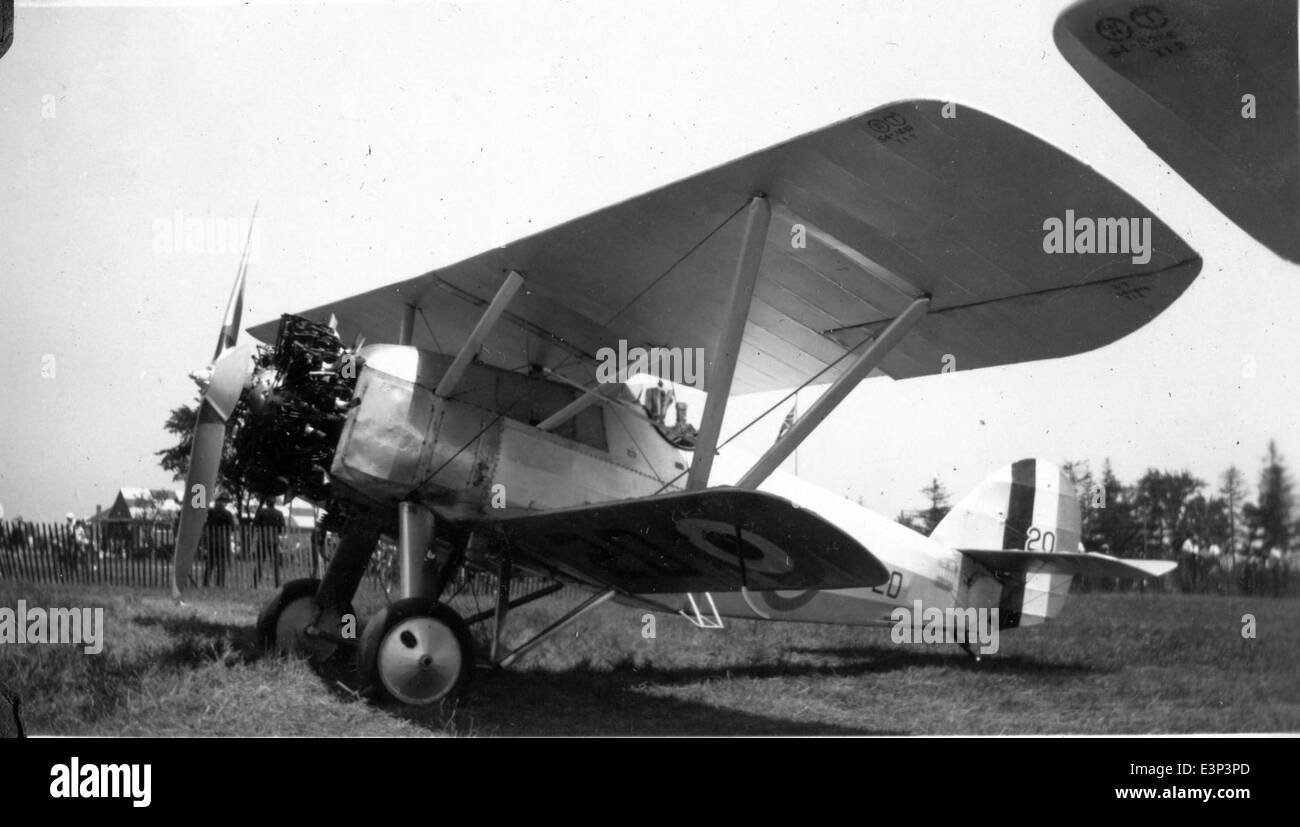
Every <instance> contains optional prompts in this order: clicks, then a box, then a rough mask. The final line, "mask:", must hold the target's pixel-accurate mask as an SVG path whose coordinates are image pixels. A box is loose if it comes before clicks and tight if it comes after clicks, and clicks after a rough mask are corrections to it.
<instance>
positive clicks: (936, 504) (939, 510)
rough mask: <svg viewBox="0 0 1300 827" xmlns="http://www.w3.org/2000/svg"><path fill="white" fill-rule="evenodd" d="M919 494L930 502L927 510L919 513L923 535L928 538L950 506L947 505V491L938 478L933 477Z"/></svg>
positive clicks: (950, 508) (949, 509)
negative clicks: (923, 527) (923, 530)
mask: <svg viewBox="0 0 1300 827" xmlns="http://www.w3.org/2000/svg"><path fill="white" fill-rule="evenodd" d="M921 493H922V494H923V495H925V498H926V499H927V500H929V501H930V506H929V508H927V509H925V510H924V511H922V512H921V514H920V517H921V521H922V523H923V525H924V526H925V532H924V533H925V534H926V535H927V536H929V535H930V534H932V533H934V529H935V528H936V527H937V526H938V525H939V523H940V522H941V521H942V520H943V518H944V517H946V516H948V512H949V511H951V510H952V506H950V505H949V504H948V489H946V488H944V487H943V483H941V482H939V478H938V477H935V478H934V479H932V480H930V484H929V485H927V486H926V487H925V488H922V489H921Z"/></svg>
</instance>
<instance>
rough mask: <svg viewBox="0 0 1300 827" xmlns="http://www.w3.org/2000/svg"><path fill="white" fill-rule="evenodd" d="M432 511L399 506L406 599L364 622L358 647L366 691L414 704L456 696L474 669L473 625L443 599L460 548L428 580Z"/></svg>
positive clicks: (399, 543)
mask: <svg viewBox="0 0 1300 827" xmlns="http://www.w3.org/2000/svg"><path fill="white" fill-rule="evenodd" d="M433 536H434V515H433V512H432V511H430V510H429V509H427V508H425V507H424V506H421V505H419V504H417V503H412V502H404V503H400V504H399V505H398V509H397V555H398V571H399V572H400V576H401V585H400V588H401V593H402V598H401V599H400V600H398V601H397V602H396V603H394V604H392V605H391V606H388V607H387V608H385V609H381V610H380V611H379V613H378V614H376V615H375V616H374V617H372V618H371V619H370V622H369V623H367V624H366V631H365V632H364V633H363V634H362V636H361V646H360V647H359V648H358V649H357V672H358V673H359V674H360V676H361V685H362V691H363V692H365V691H370V692H371V693H373V694H374V695H376V696H377V697H379V698H382V699H388V700H395V701H400V702H401V703H404V704H409V705H411V706H428V705H430V704H435V703H438V702H440V701H443V700H445V699H447V698H450V697H453V696H455V695H456V694H457V693H459V692H460V691H462V690H463V689H464V688H465V687H466V686H467V685H468V683H469V678H470V675H472V674H473V672H474V645H473V640H472V639H471V638H470V634H469V627H468V626H467V625H466V624H465V621H464V620H463V619H461V616H460V615H459V614H457V613H456V612H455V611H454V610H453V609H452V608H451V607H450V606H447V605H446V604H444V603H439V602H438V600H437V599H436V598H437V595H438V594H441V592H442V586H443V585H444V583H445V581H446V579H447V577H446V575H449V574H450V573H451V572H452V571H454V570H455V567H456V566H457V565H458V564H459V553H453V557H452V559H450V560H448V561H446V562H445V563H444V564H443V566H441V569H442V570H441V571H439V572H438V576H437V577H436V578H434V580H433V582H429V581H428V580H427V579H426V577H425V566H424V559H425V555H426V553H427V552H428V550H429V548H430V546H431V545H432V544H433Z"/></svg>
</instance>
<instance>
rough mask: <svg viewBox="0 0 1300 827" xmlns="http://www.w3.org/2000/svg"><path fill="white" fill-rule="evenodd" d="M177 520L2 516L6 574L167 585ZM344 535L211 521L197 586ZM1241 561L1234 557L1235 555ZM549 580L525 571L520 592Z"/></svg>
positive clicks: (1198, 580)
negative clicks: (58, 520) (74, 522)
mask: <svg viewBox="0 0 1300 827" xmlns="http://www.w3.org/2000/svg"><path fill="white" fill-rule="evenodd" d="M174 539H175V535H174V529H173V527H172V526H171V525H168V524H161V523H132V524H119V525H111V524H109V525H103V524H101V525H86V526H84V527H82V528H80V529H76V528H73V527H72V526H71V525H59V524H39V523H17V522H13V521H9V522H0V580H21V581H26V582H32V583H79V584H107V585H118V586H139V587H145V588H158V589H162V588H166V587H167V586H169V585H170V582H171V579H170V578H171V575H170V570H171V558H172V546H173V542H174ZM336 542H337V539H336V538H335V537H334V535H326V536H325V538H324V540H323V542H322V541H321V540H319V539H318V537H317V535H316V534H315V532H312V531H308V530H303V529H288V530H281V529H276V528H258V527H255V526H252V525H240V526H232V527H218V526H209V527H207V528H206V529H205V530H204V533H203V538H202V540H201V541H200V544H199V549H198V553H197V554H196V555H195V559H194V564H193V566H192V567H191V570H190V577H191V580H192V582H191V585H192V586H194V587H198V588H218V589H263V588H265V589H272V588H278V587H279V586H280V585H282V584H283V583H285V582H287V581H289V580H296V579H298V578H302V577H320V576H321V573H322V572H324V570H325V566H326V565H327V563H328V561H329V559H330V558H331V557H332V556H333V551H334V545H335V543H336ZM1293 558H1295V555H1294V554H1292V555H1288V556H1287V558H1285V559H1282V560H1278V559H1271V558H1254V557H1245V556H1241V555H1238V556H1237V557H1236V558H1233V557H1231V556H1225V557H1221V558H1217V559H1211V560H1205V559H1200V558H1196V557H1194V556H1190V555H1183V556H1182V557H1181V558H1180V560H1179V567H1178V570H1177V571H1176V572H1174V573H1173V574H1171V575H1169V576H1168V577H1166V578H1163V579H1160V580H1156V579H1154V578H1153V579H1151V580H1147V581H1143V582H1138V581H1116V580H1111V579H1109V578H1094V577H1087V578H1085V577H1078V578H1075V581H1074V585H1073V590H1075V591H1080V592H1089V591H1137V590H1141V591H1183V592H1192V593H1202V594H1203V593H1212V594H1213V593H1217V594H1243V595H1271V596H1283V595H1289V594H1294V593H1295V591H1296V586H1297V583H1298V582H1300V570H1298V569H1297V562H1298V561H1297V560H1296V559H1293ZM394 559H395V549H394V547H393V545H392V544H391V543H388V542H386V541H381V543H380V547H379V549H378V550H377V551H376V552H375V555H374V557H373V558H372V560H371V564H370V571H369V572H368V573H367V581H368V582H369V583H370V584H372V585H373V586H375V587H376V588H378V589H380V590H382V591H384V592H385V593H388V594H390V595H395V594H396V579H397V566H396V565H395V563H394ZM1234 561H1235V562H1234ZM544 582H545V581H540V580H537V579H535V578H516V579H515V582H514V583H513V584H512V588H511V590H510V593H511V597H512V598H513V597H518V596H520V595H521V594H523V593H525V592H527V591H530V590H532V589H535V588H539V587H540V586H541V585H543V584H544ZM455 585H456V587H457V588H458V589H459V590H460V591H462V592H465V591H468V592H469V593H471V594H474V595H476V596H484V597H492V596H495V594H496V581H495V578H494V577H492V576H491V575H483V574H479V575H473V576H470V577H468V578H466V579H462V580H461V581H460V582H459V583H457V584H455Z"/></svg>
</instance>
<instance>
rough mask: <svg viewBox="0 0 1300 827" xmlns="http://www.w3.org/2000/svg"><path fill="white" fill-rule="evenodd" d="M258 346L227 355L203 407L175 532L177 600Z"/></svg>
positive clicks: (242, 347) (214, 372) (216, 369)
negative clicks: (231, 421) (233, 418)
mask: <svg viewBox="0 0 1300 827" xmlns="http://www.w3.org/2000/svg"><path fill="white" fill-rule="evenodd" d="M252 356H253V346H252V345H248V344H244V345H240V346H239V347H237V348H234V349H232V350H228V351H226V352H225V353H223V354H222V355H221V358H220V359H218V360H217V363H216V364H215V365H213V369H212V382H211V384H209V385H208V391H207V393H205V394H204V395H203V401H202V402H201V403H199V418H198V422H197V423H196V424H195V426H194V440H193V443H192V444H191V446H190V470H189V473H188V474H187V475H186V477H185V492H184V494H183V495H182V502H181V520H180V525H178V526H177V528H176V548H175V550H174V552H173V555H172V597H174V598H176V599H177V600H179V599H180V596H181V586H182V585H183V584H184V583H185V582H186V580H187V579H188V578H189V575H190V565H191V564H192V563H193V562H194V552H195V551H196V550H197V549H198V547H199V538H200V537H201V536H202V534H203V526H204V525H206V524H207V520H208V507H209V506H210V505H211V500H212V497H213V496H214V495H215V494H216V488H217V473H218V472H219V471H220V470H221V454H222V451H223V449H224V448H225V444H226V423H227V422H228V421H229V420H230V416H231V414H233V413H234V410H235V404H236V403H238V402H239V395H240V394H241V393H243V391H244V385H245V384H247V382H248V380H249V377H251V376H252V375H253V358H252Z"/></svg>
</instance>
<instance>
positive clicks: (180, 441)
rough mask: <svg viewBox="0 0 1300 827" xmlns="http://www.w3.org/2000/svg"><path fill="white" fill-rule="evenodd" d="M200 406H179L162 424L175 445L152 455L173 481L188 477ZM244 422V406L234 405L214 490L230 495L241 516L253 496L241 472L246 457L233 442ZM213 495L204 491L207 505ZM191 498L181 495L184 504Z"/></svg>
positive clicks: (214, 494) (189, 492) (190, 495)
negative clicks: (174, 438) (173, 438)
mask: <svg viewBox="0 0 1300 827" xmlns="http://www.w3.org/2000/svg"><path fill="white" fill-rule="evenodd" d="M201 404H203V403H202V400H201V399H200V400H195V403H194V404H193V405H181V406H180V407H177V408H172V410H171V413H170V414H168V415H167V421H166V422H164V423H163V430H165V431H166V432H167V433H169V434H172V435H174V436H176V437H177V442H176V444H175V445H173V446H171V447H170V448H164V449H162V450H161V451H155V452H154V454H155V456H157V457H159V460H158V464H159V465H161V466H162V469H163V470H164V471H170V472H172V479H174V480H177V481H180V480H183V479H185V477H186V476H187V475H188V474H189V471H190V450H191V448H192V447H193V445H194V425H195V423H196V422H198V418H199V405H201ZM243 421H244V415H243V406H242V405H241V406H237V407H236V408H235V414H234V416H232V417H231V418H230V421H229V422H228V423H226V441H225V444H224V445H223V446H222V449H221V471H220V472H219V473H218V476H217V488H218V489H220V491H223V492H225V493H226V494H229V495H230V497H231V499H233V500H234V501H235V505H236V506H237V507H238V509H239V515H240V516H241V517H243V516H244V515H246V514H247V512H248V506H249V501H250V497H251V495H252V494H251V492H250V491H249V490H248V486H247V485H246V484H245V482H244V478H243V470H244V466H245V465H246V461H245V458H243V457H241V456H240V455H239V453H238V451H236V450H235V446H236V443H237V442H238V441H239V440H237V439H236V436H237V435H238V433H239V429H240V427H241V426H242V425H243ZM216 493H217V492H215V491H209V492H207V496H208V502H209V504H211V503H212V502H215V501H216ZM193 496H194V492H193V491H183V492H181V497H182V501H183V502H188V501H189V499H190V498H191V497H193Z"/></svg>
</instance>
